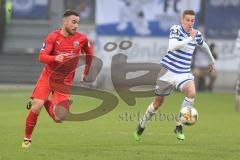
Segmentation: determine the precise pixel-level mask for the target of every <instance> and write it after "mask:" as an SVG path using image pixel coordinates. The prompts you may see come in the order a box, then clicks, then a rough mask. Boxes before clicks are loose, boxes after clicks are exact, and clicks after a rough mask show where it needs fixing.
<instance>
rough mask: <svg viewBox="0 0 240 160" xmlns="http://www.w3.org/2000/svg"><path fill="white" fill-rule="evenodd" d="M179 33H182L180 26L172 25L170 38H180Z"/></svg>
mask: <svg viewBox="0 0 240 160" xmlns="http://www.w3.org/2000/svg"><path fill="white" fill-rule="evenodd" d="M179 35H180V32H179V30H178V28H177V27H176V26H172V27H171V28H170V35H169V39H177V40H178V39H179Z"/></svg>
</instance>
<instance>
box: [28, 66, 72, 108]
mask: <svg viewBox="0 0 240 160" xmlns="http://www.w3.org/2000/svg"><path fill="white" fill-rule="evenodd" d="M50 94H52V96H51V101H52V103H53V104H54V105H56V104H59V103H61V102H63V101H69V100H70V95H69V94H64V93H61V92H58V91H55V90H53V89H52V88H51V87H50V86H49V75H48V74H47V72H46V71H45V70H44V71H43V72H42V74H41V76H40V78H39V80H38V82H37V84H36V86H35V89H34V90H33V93H32V96H31V98H36V99H42V100H47V99H48V97H49V95H50Z"/></svg>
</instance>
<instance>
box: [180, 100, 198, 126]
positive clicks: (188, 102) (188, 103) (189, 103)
mask: <svg viewBox="0 0 240 160" xmlns="http://www.w3.org/2000/svg"><path fill="white" fill-rule="evenodd" d="M193 103H194V98H188V97H185V98H184V100H183V103H182V105H181V108H183V107H192V106H193ZM176 126H182V122H181V121H180V120H177V122H176Z"/></svg>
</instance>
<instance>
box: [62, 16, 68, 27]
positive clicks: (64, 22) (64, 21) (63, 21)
mask: <svg viewBox="0 0 240 160" xmlns="http://www.w3.org/2000/svg"><path fill="white" fill-rule="evenodd" d="M66 22H67V19H66V17H64V18H62V24H63V25H64V24H66Z"/></svg>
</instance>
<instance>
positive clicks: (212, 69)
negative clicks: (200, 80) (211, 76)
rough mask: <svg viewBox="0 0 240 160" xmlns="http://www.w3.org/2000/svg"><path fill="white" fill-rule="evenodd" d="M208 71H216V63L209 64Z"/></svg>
mask: <svg viewBox="0 0 240 160" xmlns="http://www.w3.org/2000/svg"><path fill="white" fill-rule="evenodd" d="M208 71H209V72H213V71H215V68H214V64H209V65H208Z"/></svg>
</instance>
